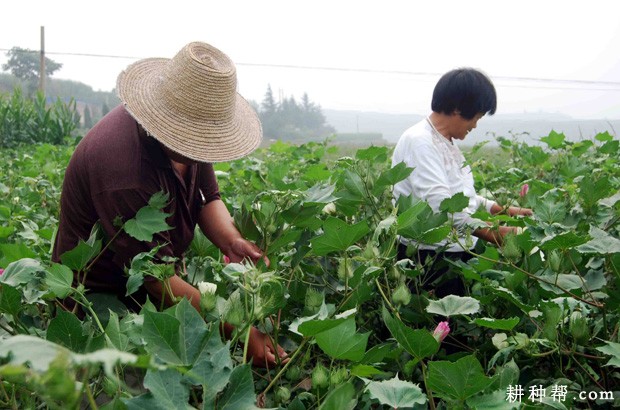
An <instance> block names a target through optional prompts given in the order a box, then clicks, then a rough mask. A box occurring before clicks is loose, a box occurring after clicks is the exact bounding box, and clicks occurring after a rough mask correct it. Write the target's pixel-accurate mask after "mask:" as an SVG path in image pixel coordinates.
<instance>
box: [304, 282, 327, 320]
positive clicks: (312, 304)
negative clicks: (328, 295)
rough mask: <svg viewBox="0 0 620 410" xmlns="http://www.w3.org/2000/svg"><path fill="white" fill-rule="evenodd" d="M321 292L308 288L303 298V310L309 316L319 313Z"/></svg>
mask: <svg viewBox="0 0 620 410" xmlns="http://www.w3.org/2000/svg"><path fill="white" fill-rule="evenodd" d="M323 300H324V296H323V292H319V291H318V290H316V289H314V288H311V287H310V288H308V290H307V291H306V297H305V310H306V313H307V314H309V315H314V314H316V313H318V312H319V310H320V309H321V305H323Z"/></svg>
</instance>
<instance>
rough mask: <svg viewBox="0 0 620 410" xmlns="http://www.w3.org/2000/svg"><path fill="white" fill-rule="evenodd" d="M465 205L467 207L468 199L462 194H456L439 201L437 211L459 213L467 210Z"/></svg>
mask: <svg viewBox="0 0 620 410" xmlns="http://www.w3.org/2000/svg"><path fill="white" fill-rule="evenodd" d="M467 205H469V198H468V197H467V196H465V194H464V193H462V192H457V193H456V194H454V195H452V197H450V198H446V199H444V200H443V201H441V204H440V205H439V210H440V211H443V212H450V213H455V212H461V211H462V210H463V209H465V208H467Z"/></svg>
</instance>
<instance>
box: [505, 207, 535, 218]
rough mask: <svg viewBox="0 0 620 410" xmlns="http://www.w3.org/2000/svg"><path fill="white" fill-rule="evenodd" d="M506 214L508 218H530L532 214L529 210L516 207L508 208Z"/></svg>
mask: <svg viewBox="0 0 620 410" xmlns="http://www.w3.org/2000/svg"><path fill="white" fill-rule="evenodd" d="M506 212H507V213H508V215H510V216H532V215H533V214H534V213H533V212H532V210H531V209H530V208H521V207H518V206H509V207H508V209H507V210H506Z"/></svg>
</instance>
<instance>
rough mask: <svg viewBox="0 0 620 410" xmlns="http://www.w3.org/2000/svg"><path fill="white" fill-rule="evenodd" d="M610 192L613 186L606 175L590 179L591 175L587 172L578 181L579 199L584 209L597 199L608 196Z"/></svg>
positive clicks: (592, 204) (593, 203)
mask: <svg viewBox="0 0 620 410" xmlns="http://www.w3.org/2000/svg"><path fill="white" fill-rule="evenodd" d="M612 192H613V186H612V184H611V183H610V182H609V178H607V177H602V178H599V179H597V180H596V181H592V177H591V176H590V175H589V174H587V175H586V176H585V177H584V178H583V179H582V180H581V181H580V183H579V199H580V200H581V202H582V203H583V205H584V208H586V209H587V208H589V207H592V206H594V205H595V204H596V203H597V202H598V200H599V199H603V198H606V197H608V196H609V195H611V194H612Z"/></svg>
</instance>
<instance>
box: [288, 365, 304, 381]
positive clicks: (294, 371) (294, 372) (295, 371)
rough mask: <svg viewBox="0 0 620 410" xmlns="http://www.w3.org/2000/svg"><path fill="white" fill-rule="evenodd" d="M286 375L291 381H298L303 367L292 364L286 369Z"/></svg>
mask: <svg viewBox="0 0 620 410" xmlns="http://www.w3.org/2000/svg"><path fill="white" fill-rule="evenodd" d="M285 377H286V378H287V379H288V380H289V381H291V382H296V381H297V380H299V379H300V378H301V369H300V368H299V366H294V365H293V366H290V367H289V368H288V369H287V370H286V374H285Z"/></svg>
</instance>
